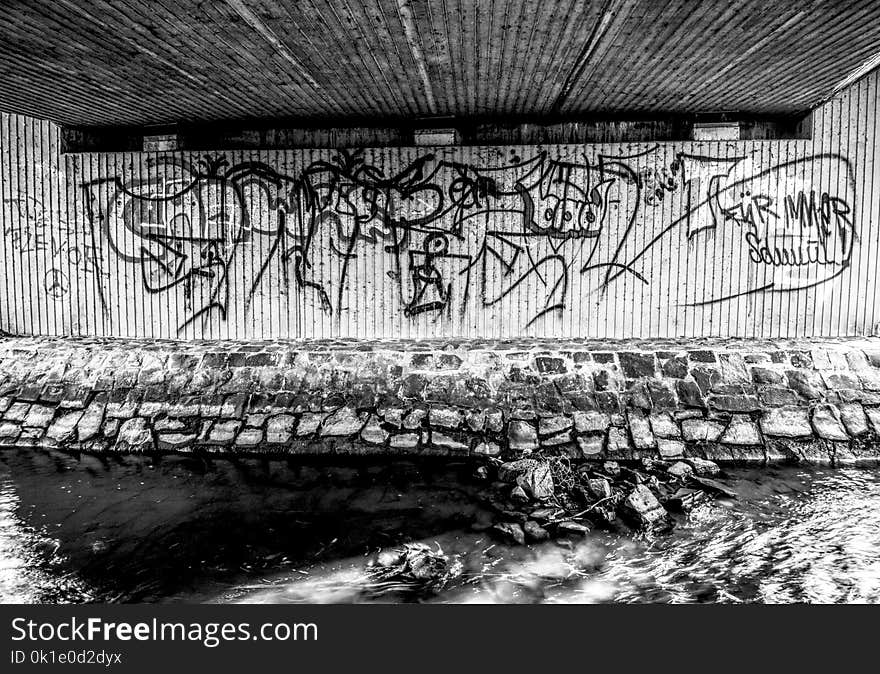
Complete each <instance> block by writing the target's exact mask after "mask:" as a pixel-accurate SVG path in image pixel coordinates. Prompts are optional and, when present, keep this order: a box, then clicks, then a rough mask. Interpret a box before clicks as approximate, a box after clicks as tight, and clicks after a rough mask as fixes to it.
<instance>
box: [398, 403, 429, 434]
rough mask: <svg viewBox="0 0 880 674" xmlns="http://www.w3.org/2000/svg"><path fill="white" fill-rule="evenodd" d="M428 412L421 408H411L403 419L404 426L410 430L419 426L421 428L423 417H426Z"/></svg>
mask: <svg viewBox="0 0 880 674" xmlns="http://www.w3.org/2000/svg"><path fill="white" fill-rule="evenodd" d="M427 415H428V413H427V412H426V411H425V410H423V409H420V408H418V407H417V408H415V409H413V410H410V411H409V413H408V414H407V415H406V416H405V417H404V419H403V427H404V428H407V429H409V430H415V429H417V428H421V426H422V419H424V418H425V417H426V416H427Z"/></svg>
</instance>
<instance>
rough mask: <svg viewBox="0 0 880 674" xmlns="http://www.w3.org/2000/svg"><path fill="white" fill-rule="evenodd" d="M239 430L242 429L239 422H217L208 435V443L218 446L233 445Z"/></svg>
mask: <svg viewBox="0 0 880 674" xmlns="http://www.w3.org/2000/svg"><path fill="white" fill-rule="evenodd" d="M239 428H241V422H240V421H238V420H229V421H217V422H215V423H214V425H213V426H212V427H211V431H210V433H208V442H210V443H212V444H217V445H231V444H232V441H233V440H235V435H236V433H238V429H239Z"/></svg>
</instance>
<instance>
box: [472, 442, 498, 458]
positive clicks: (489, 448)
mask: <svg viewBox="0 0 880 674" xmlns="http://www.w3.org/2000/svg"><path fill="white" fill-rule="evenodd" d="M474 454H479V455H482V456H498V455H499V454H501V447H499V446H498V444H497V443H495V442H480V443H477V446H476V447H475V448H474Z"/></svg>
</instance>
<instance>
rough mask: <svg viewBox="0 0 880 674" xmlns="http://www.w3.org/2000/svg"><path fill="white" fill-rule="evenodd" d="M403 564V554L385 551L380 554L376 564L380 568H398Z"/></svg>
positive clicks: (396, 551) (398, 551) (397, 551)
mask: <svg viewBox="0 0 880 674" xmlns="http://www.w3.org/2000/svg"><path fill="white" fill-rule="evenodd" d="M402 562H403V552H401V551H400V550H383V551H382V552H380V553H379V557H378V558H377V559H376V563H377V564H378V565H379V566H386V567H387V566H397V565H398V564H401V563H402Z"/></svg>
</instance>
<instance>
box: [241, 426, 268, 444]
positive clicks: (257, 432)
mask: <svg viewBox="0 0 880 674" xmlns="http://www.w3.org/2000/svg"><path fill="white" fill-rule="evenodd" d="M262 442H263V429H261V428H245V429H244V430H242V431H240V432H239V433H238V435H237V436H235V446H236V447H244V448H252V447H258V446H259V445H260V444H261V443H262Z"/></svg>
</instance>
